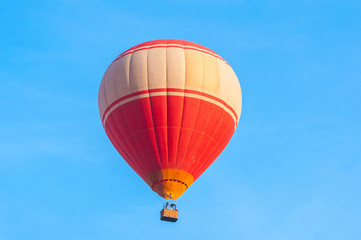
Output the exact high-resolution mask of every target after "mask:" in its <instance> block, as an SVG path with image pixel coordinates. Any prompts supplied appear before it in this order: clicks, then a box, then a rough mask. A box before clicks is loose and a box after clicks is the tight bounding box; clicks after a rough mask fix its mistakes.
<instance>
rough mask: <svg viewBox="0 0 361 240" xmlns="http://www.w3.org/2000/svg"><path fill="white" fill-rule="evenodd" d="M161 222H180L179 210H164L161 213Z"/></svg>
mask: <svg viewBox="0 0 361 240" xmlns="http://www.w3.org/2000/svg"><path fill="white" fill-rule="evenodd" d="M160 220H162V221H168V222H176V221H177V220H178V210H173V209H167V208H163V209H162V211H160Z"/></svg>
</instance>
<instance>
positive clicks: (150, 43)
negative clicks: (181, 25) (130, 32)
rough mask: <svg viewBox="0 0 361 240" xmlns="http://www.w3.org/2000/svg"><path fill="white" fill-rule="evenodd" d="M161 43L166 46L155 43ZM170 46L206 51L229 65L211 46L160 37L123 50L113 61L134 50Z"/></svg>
mask: <svg viewBox="0 0 361 240" xmlns="http://www.w3.org/2000/svg"><path fill="white" fill-rule="evenodd" d="M160 44H163V45H165V46H155V45H160ZM179 45H182V46H179ZM168 47H173V48H181V49H188V50H195V51H198V52H202V53H206V54H208V55H211V56H213V57H216V58H218V59H221V60H222V61H224V62H225V63H226V64H227V65H229V64H228V63H227V62H226V60H224V59H223V58H222V57H221V56H219V55H218V54H217V53H216V52H214V51H213V50H211V49H209V48H206V47H204V46H202V45H199V44H197V43H193V42H189V41H183V40H176V39H160V40H155V41H148V42H145V43H142V44H138V45H136V46H134V47H132V48H130V49H128V50H127V51H125V52H123V53H122V54H120V55H119V56H118V57H117V58H116V59H115V60H114V61H113V62H112V63H114V62H115V61H117V60H119V59H120V58H122V57H124V56H126V55H128V54H132V53H134V52H138V51H142V50H148V49H153V48H168ZM195 48H197V49H195Z"/></svg>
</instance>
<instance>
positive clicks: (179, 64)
mask: <svg viewBox="0 0 361 240" xmlns="http://www.w3.org/2000/svg"><path fill="white" fill-rule="evenodd" d="M185 65H186V63H185V55H184V50H183V49H180V48H171V47H169V48H167V85H168V87H169V88H181V89H184V84H185V72H186V70H185Z"/></svg>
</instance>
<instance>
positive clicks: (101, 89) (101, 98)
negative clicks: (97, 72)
mask: <svg viewBox="0 0 361 240" xmlns="http://www.w3.org/2000/svg"><path fill="white" fill-rule="evenodd" d="M104 76H105V74H104ZM104 76H103V79H102V82H101V83H100V87H99V93H98V106H99V115H100V118H102V117H103V113H104V111H105V109H106V108H107V107H108V105H107V104H106V99H105V91H104Z"/></svg>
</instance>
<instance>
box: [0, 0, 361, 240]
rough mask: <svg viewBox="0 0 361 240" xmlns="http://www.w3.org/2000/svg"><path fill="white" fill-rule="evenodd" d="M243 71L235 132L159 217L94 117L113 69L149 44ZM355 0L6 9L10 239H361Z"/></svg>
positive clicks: (360, 86) (151, 197)
mask: <svg viewBox="0 0 361 240" xmlns="http://www.w3.org/2000/svg"><path fill="white" fill-rule="evenodd" d="M160 38H176V39H183V40H188V41H193V42H196V43H199V44H202V45H204V46H206V47H208V48H210V49H212V50H214V51H216V52H217V53H218V54H220V55H221V56H222V57H223V58H225V59H226V60H227V61H228V62H229V63H230V65H231V66H232V67H233V69H234V70H235V72H236V74H237V75H238V78H239V80H240V83H241V87H242V91H243V109H242V116H241V119H240V122H239V126H238V128H237V131H236V132H235V134H234V136H233V138H232V140H231V141H230V143H229V145H228V146H227V148H226V149H225V150H224V152H223V153H222V154H221V155H220V157H219V158H218V159H217V160H216V161H215V163H214V164H213V165H212V166H211V167H210V168H209V169H208V170H207V171H206V172H205V173H204V174H203V175H202V176H201V177H200V178H199V179H198V180H197V182H195V183H194V184H193V185H192V187H191V188H189V190H188V191H187V192H186V193H185V194H184V195H183V197H182V198H181V199H180V200H179V202H178V207H179V208H180V220H179V221H178V222H177V223H175V224H172V223H167V222H161V221H160V220H159V211H160V210H161V203H160V202H159V199H158V198H157V197H156V194H155V193H154V192H152V191H151V190H150V189H149V187H148V186H147V185H146V184H145V183H144V182H143V181H142V180H141V179H140V178H139V177H138V176H137V175H136V174H135V173H134V172H133V171H132V170H131V168H130V167H128V165H127V164H126V163H125V161H124V160H123V159H122V158H121V157H120V156H119V154H118V153H117V152H116V150H115V149H114V148H113V146H112V144H111V143H110V141H109V140H108V139H107V136H106V134H105V132H104V130H103V127H102V125H101V121H100V119H99V114H98V105H97V101H98V100H97V95H98V88H99V84H100V81H101V78H102V75H103V73H104V72H105V70H106V68H107V66H108V65H109V64H110V63H111V62H112V61H113V60H114V59H115V58H116V57H117V56H118V54H120V53H121V52H123V51H125V50H127V49H128V48H130V47H132V46H134V45H136V44H139V43H142V42H145V41H148V40H154V39H160ZM360 66H361V2H360V1H359V0H355V1H351V0H349V1H348V0H328V1H326V0H324V1H321V0H300V1H290V0H288V1H286V0H263V1H260V0H252V1H251V0H243V1H236V0H224V1H213V0H208V1H202V0H198V1H180V0H179V1H176V0H174V1H141V0H132V1H119V0H114V1H111V0H103V1H83V0H68V1H52V0H49V1H16V0H12V1H7V0H0V83H1V84H0V112H1V118H0V239H1V240H23V239H36V240H43V239H44V240H58V239H59V240H64V239H66V240H73V239H74V240H82V239H84V240H93V239H94V240H99V239H105V240H113V239H117V240H119V239H164V238H169V239H174V240H176V239H188V240H191V239H252V240H253V239H256V240H257V239H260V240H289V239H292V240H298V239H300V240H305V239H308V240H313V239H315V240H316V239H317V240H322V239H325V240H334V239H337V240H345V239H347V240H359V239H361V192H360V190H361V67H360Z"/></svg>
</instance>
